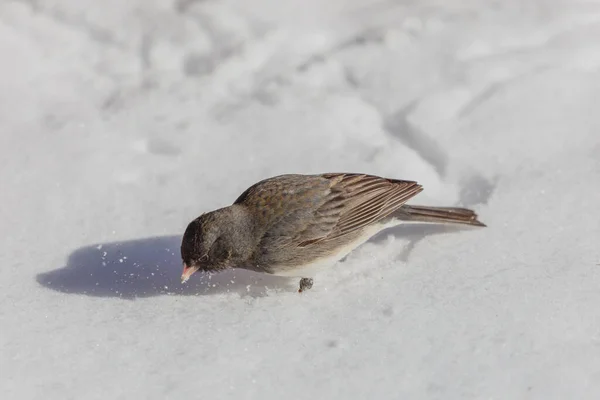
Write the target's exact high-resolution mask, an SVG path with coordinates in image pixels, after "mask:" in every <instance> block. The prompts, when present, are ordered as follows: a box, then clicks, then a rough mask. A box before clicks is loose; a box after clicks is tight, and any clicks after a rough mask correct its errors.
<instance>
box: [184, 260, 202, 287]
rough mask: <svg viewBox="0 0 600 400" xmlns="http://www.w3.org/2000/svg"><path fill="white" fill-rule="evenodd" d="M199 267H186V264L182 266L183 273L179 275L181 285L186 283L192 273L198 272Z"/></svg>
mask: <svg viewBox="0 0 600 400" xmlns="http://www.w3.org/2000/svg"><path fill="white" fill-rule="evenodd" d="M198 269H200V268H199V267H196V266H192V267H188V266H187V265H186V264H183V272H182V273H181V283H186V282H187V280H188V279H190V276H192V275H193V274H194V272H196V271H198Z"/></svg>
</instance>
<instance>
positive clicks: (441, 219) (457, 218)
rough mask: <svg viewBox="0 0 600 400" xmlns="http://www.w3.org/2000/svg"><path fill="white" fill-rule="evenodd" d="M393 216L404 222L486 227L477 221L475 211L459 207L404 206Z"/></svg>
mask: <svg viewBox="0 0 600 400" xmlns="http://www.w3.org/2000/svg"><path fill="white" fill-rule="evenodd" d="M392 216H394V217H396V218H399V219H401V220H403V221H412V222H434V223H451V224H464V225H472V226H486V225H485V224H484V223H482V222H481V221H479V220H478V219H477V214H476V213H475V211H473V210H469V209H467V208H457V207H429V206H409V205H406V204H405V205H403V206H402V207H401V208H400V209H399V210H398V211H396V212H395V213H393V214H392Z"/></svg>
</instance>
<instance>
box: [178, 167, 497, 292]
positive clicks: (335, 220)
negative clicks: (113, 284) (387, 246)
mask: <svg viewBox="0 0 600 400" xmlns="http://www.w3.org/2000/svg"><path fill="white" fill-rule="evenodd" d="M422 190H423V188H422V187H421V185H419V184H417V183H416V182H412V181H402V180H396V179H386V178H381V177H378V176H372V175H365V174H350V173H330V174H322V175H281V176H276V177H273V178H269V179H265V180H263V181H260V182H258V183H256V184H254V185H253V186H251V187H250V188H248V189H247V190H246V191H245V192H244V193H242V194H241V195H240V197H238V199H237V200H236V201H235V202H234V203H233V204H232V205H231V206H228V207H224V208H220V209H218V210H215V211H211V212H209V213H205V214H202V215H201V216H199V217H198V218H196V219H195V220H193V221H192V222H190V224H189V225H188V227H187V229H186V230H185V233H184V235H183V240H182V243H181V258H182V259H183V274H182V275H181V281H182V283H183V282H186V281H187V280H188V279H189V278H190V276H191V275H192V274H193V273H194V272H196V271H209V272H216V271H220V270H224V269H227V268H233V267H236V268H245V269H250V270H253V271H260V272H265V273H269V274H275V275H284V276H295V277H298V278H300V277H303V278H302V279H301V280H300V291H302V290H304V289H309V288H310V287H312V279H311V278H307V276H310V275H311V273H310V271H309V270H314V269H316V268H319V267H321V266H327V265H331V264H334V263H335V262H336V261H338V260H340V259H342V258H343V257H345V256H346V255H347V254H348V253H350V252H351V251H352V250H354V249H355V248H356V247H358V246H359V245H361V244H362V243H364V242H365V241H367V240H368V239H369V238H370V237H372V236H373V235H375V234H376V233H378V232H379V231H381V230H383V229H386V228H389V227H392V226H395V225H399V224H401V223H403V222H406V221H409V222H434V223H456V224H466V225H473V226H485V225H484V224H482V223H481V222H479V221H478V220H477V214H475V212H473V211H471V210H468V209H465V208H454V207H425V206H409V205H405V204H404V203H406V201H408V200H409V199H410V198H411V197H413V196H415V195H417V194H418V193H419V192H421V191H422Z"/></svg>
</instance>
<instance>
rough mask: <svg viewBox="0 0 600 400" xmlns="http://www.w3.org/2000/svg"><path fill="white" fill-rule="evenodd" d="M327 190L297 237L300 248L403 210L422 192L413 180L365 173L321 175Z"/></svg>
mask: <svg viewBox="0 0 600 400" xmlns="http://www.w3.org/2000/svg"><path fill="white" fill-rule="evenodd" d="M321 177H322V178H324V179H327V180H328V181H329V190H328V193H327V195H326V196H325V198H324V201H323V202H322V204H320V205H319V207H317V208H315V209H314V211H313V212H312V218H308V219H306V221H308V223H307V224H306V227H305V229H303V230H302V231H301V232H300V233H299V234H298V235H296V237H295V238H294V242H296V243H297V245H298V246H299V247H307V246H311V245H313V244H316V243H319V242H322V241H329V240H333V239H337V238H339V237H342V236H344V235H347V234H350V233H353V232H355V231H357V230H360V229H362V228H364V227H366V226H368V225H370V224H372V223H374V222H376V221H378V220H380V219H382V218H384V217H386V216H388V215H389V214H391V213H392V212H394V211H395V210H397V209H398V208H400V207H402V205H403V204H404V203H406V202H407V201H408V200H409V199H410V198H411V197H413V196H415V195H416V194H418V193H419V192H421V191H422V190H423V188H422V187H421V185H419V184H417V183H416V182H413V181H402V180H393V179H386V178H380V177H377V176H372V175H364V174H343V173H341V174H324V175H321Z"/></svg>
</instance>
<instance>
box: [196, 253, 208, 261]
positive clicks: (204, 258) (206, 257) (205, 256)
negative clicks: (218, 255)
mask: <svg viewBox="0 0 600 400" xmlns="http://www.w3.org/2000/svg"><path fill="white" fill-rule="evenodd" d="M206 260H208V254H205V255H203V256H202V257H200V260H198V261H206Z"/></svg>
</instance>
